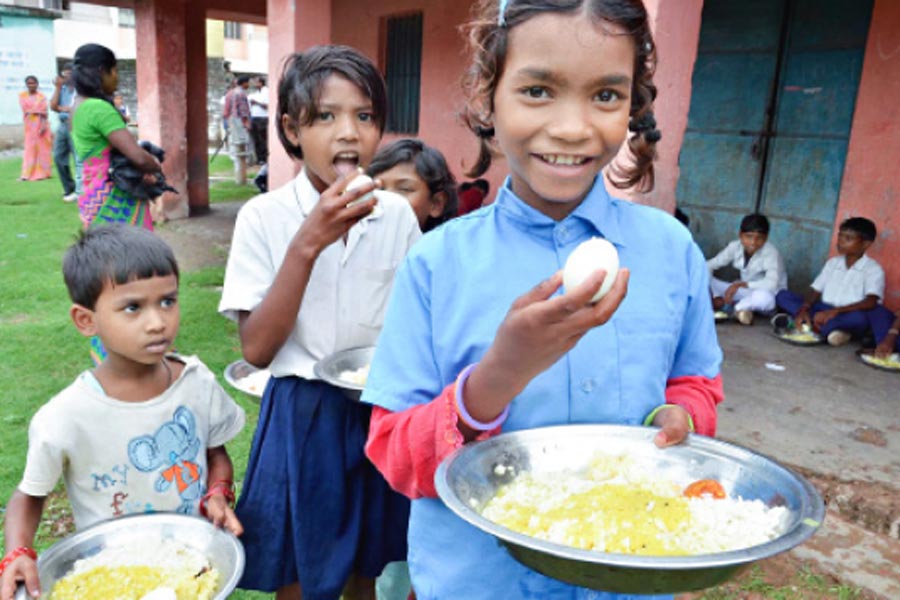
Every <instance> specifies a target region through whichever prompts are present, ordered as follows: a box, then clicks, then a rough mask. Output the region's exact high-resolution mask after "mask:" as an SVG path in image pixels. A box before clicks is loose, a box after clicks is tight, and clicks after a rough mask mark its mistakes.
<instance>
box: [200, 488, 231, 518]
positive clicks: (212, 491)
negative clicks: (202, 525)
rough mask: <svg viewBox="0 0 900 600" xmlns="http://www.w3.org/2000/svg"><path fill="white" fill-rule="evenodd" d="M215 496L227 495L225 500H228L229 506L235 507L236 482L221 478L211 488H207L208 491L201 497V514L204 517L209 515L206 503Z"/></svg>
mask: <svg viewBox="0 0 900 600" xmlns="http://www.w3.org/2000/svg"><path fill="white" fill-rule="evenodd" d="M213 496H225V501H226V502H228V506H230V507H232V508H234V482H233V481H229V480H228V479H220V480H219V481H217V482H215V483H214V484H212V485H211V486H209V489H208V490H206V493H205V494H204V495H203V497H202V498H200V514H201V515H203V516H204V517H205V516H207V512H206V505H207V504H208V503H209V499H210V498H212V497H213Z"/></svg>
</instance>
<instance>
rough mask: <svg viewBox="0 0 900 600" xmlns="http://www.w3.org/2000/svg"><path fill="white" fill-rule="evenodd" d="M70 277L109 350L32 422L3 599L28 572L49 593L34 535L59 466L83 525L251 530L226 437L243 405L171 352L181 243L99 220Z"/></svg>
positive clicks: (9, 519) (66, 268)
mask: <svg viewBox="0 0 900 600" xmlns="http://www.w3.org/2000/svg"><path fill="white" fill-rule="evenodd" d="M63 275H64V277H65V281H66V287H67V288H68V290H69V295H70V296H71V298H72V301H73V305H72V307H71V308H70V310H69V314H70V316H71V318H72V321H73V322H74V323H75V327H76V329H78V331H79V332H80V333H81V334H83V335H85V336H93V335H97V336H99V337H100V339H101V341H102V342H103V345H104V347H105V348H106V350H107V352H108V356H107V358H106V360H104V361H103V362H102V363H100V365H98V366H97V367H96V368H95V369H93V370H89V371H84V372H83V373H81V374H80V375H79V376H78V377H77V378H76V379H75V381H74V382H73V383H72V384H70V385H69V386H68V387H67V388H66V389H64V390H63V391H61V392H60V393H59V394H57V395H56V396H55V397H53V398H52V399H51V400H50V401H49V402H47V403H46V404H45V405H44V406H42V407H41V408H40V409H39V410H38V412H37V413H36V414H35V415H34V417H33V418H32V420H31V424H30V426H29V429H28V456H27V459H26V463H25V472H24V475H23V476H22V480H21V482H20V483H19V486H18V489H16V491H15V492H13V495H12V498H11V499H10V501H9V504H7V506H6V528H5V539H6V558H5V559H4V561H3V567H4V568H3V571H2V573H0V599H2V600H11V599H12V597H13V594H14V592H15V588H16V585H17V583H18V582H21V581H24V582H25V585H26V589H27V590H28V591H29V593H30V594H32V596H34V597H37V596H38V594H39V593H40V590H39V587H40V582H39V580H38V574H37V568H36V565H35V559H36V555H35V552H34V550H32V549H31V544H32V543H33V542H34V536H35V531H36V530H37V527H38V524H39V522H40V519H41V513H42V512H43V508H44V500H45V498H46V497H47V494H49V493H50V492H51V491H52V490H53V488H54V487H55V486H56V483H57V481H58V480H59V478H60V476H62V477H63V478H64V479H65V485H66V492H67V493H68V497H69V500H70V501H71V503H72V512H73V515H74V517H75V526H76V528H77V529H84V528H85V527H87V526H89V525H91V524H93V523H96V522H98V521H102V520H104V519H109V518H112V517H118V516H120V515H126V514H129V513H144V512H160V511H173V512H180V513H185V514H197V513H198V512H199V513H203V514H204V515H206V517H207V518H208V519H209V520H210V521H212V522H213V523H215V524H216V525H218V526H225V527H227V528H228V529H229V530H231V531H232V532H234V533H235V534H240V533H241V532H242V529H241V524H240V523H239V522H238V520H237V518H236V517H235V515H234V512H233V511H232V509H231V506H230V504H231V503H232V501H233V500H234V492H233V487H232V483H231V481H232V477H233V471H232V465H231V459H230V458H229V457H228V453H227V451H226V450H225V446H224V444H225V442H227V441H229V440H231V439H232V438H233V437H234V436H235V435H237V433H238V432H239V431H240V430H241V428H242V427H243V425H244V411H243V410H242V409H241V408H240V407H239V406H238V405H237V404H235V402H234V401H233V400H232V399H231V398H230V397H229V396H228V395H227V394H226V393H225V391H224V390H223V389H222V387H221V386H220V385H219V384H218V383H217V382H216V378H215V376H214V375H213V374H212V372H211V371H210V370H209V369H208V368H206V366H205V365H204V364H203V363H201V362H200V361H199V360H198V359H197V358H196V357H184V358H182V357H179V356H176V355H173V354H167V352H168V350H169V348H170V347H171V345H172V342H173V341H174V339H175V336H176V334H177V333H178V325H179V318H180V309H179V306H178V265H177V264H176V262H175V256H174V254H173V253H172V250H171V248H169V246H168V245H167V244H166V243H165V242H164V241H163V240H162V239H160V238H158V237H157V236H155V235H154V234H153V233H152V232H150V231H147V230H145V229H142V228H138V227H131V226H128V225H109V226H103V227H96V228H93V229H90V230H88V231H87V232H85V233H83V234H82V236H81V239H80V240H78V241H77V242H76V243H75V244H74V245H73V246H72V247H71V248H69V250H68V252H66V255H65V258H64V260H63Z"/></svg>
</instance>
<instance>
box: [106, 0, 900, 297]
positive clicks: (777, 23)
mask: <svg viewBox="0 0 900 600" xmlns="http://www.w3.org/2000/svg"><path fill="white" fill-rule="evenodd" d="M94 3H96V4H105V5H110V6H121V7H130V8H133V9H134V12H135V26H136V36H135V37H136V41H137V61H138V64H137V79H138V86H137V87H138V95H139V102H140V105H141V112H142V117H141V120H140V135H141V136H142V137H146V138H149V139H152V140H157V141H161V142H162V144H163V146H164V148H165V150H166V154H167V160H166V174H167V177H168V178H169V180H170V181H173V182H175V185H176V186H177V187H178V188H179V190H180V191H181V192H182V193H181V194H180V197H179V198H170V199H168V201H167V207H168V213H169V215H170V216H172V217H179V216H187V215H189V214H201V213H203V212H205V211H206V210H208V182H207V175H208V171H207V106H206V89H205V86H206V81H207V76H206V69H207V61H206V55H205V52H206V41H205V36H206V28H205V20H206V19H207V18H210V19H221V20H225V21H234V22H245V23H258V24H264V25H266V26H267V28H268V40H269V51H268V52H269V54H268V56H269V75H270V79H271V82H272V84H275V82H276V81H277V77H278V73H279V70H280V67H281V59H282V58H283V57H284V56H285V55H286V54H287V53H289V52H293V51H296V50H302V49H304V48H306V47H308V46H310V45H313V44H320V43H342V44H349V45H351V46H355V47H356V48H359V49H360V50H361V51H363V52H364V53H365V54H367V55H368V56H370V57H371V58H373V59H374V60H375V61H376V62H377V64H378V65H379V66H380V67H381V68H382V70H383V72H384V74H385V77H386V79H387V81H388V88H389V95H390V102H391V106H392V112H391V114H390V116H389V123H388V130H389V133H388V135H387V136H386V141H387V140H390V139H394V138H396V137H398V136H418V137H420V138H422V139H423V140H424V141H425V142H426V143H429V144H432V145H434V146H436V147H438V148H439V149H441V150H442V151H443V152H444V153H445V155H446V156H447V158H448V161H449V163H450V165H451V167H452V168H453V169H454V170H455V172H456V173H457V175H458V177H459V178H460V179H462V178H463V175H462V173H463V171H464V170H465V167H466V166H467V165H471V164H472V161H473V160H474V157H475V154H476V142H475V140H474V138H473V136H472V135H471V134H470V133H469V132H468V131H467V130H466V129H465V128H464V127H463V126H462V125H461V124H460V122H459V120H458V118H457V114H458V111H459V108H460V106H461V104H462V97H461V94H460V86H459V80H460V77H461V75H462V71H463V69H464V68H465V64H466V62H465V58H464V43H463V39H462V36H461V35H460V33H459V31H458V28H459V25H460V24H462V23H463V22H465V21H466V20H467V17H468V15H469V10H470V6H471V1H470V0H367V1H366V2H359V1H358V0H266V1H265V2H262V1H260V0H96V1H95V2H94ZM645 4H646V5H647V7H648V9H649V12H650V14H651V18H652V22H653V28H654V32H655V35H656V41H657V46H658V51H659V56H660V60H659V67H658V70H657V75H656V83H657V85H658V87H659V97H658V100H657V109H656V112H657V121H658V122H659V128H660V129H661V130H662V132H663V140H662V142H661V143H660V152H659V154H660V156H659V161H658V163H657V183H656V189H655V190H654V191H653V192H652V193H650V194H646V195H636V196H634V199H635V200H636V201H639V202H643V203H647V204H652V205H655V206H658V207H660V208H663V209H666V210H669V211H672V210H674V208H675V206H676V204H677V205H678V206H679V207H680V208H682V209H683V210H684V211H685V212H686V213H687V214H688V215H689V216H690V218H691V228H692V230H693V232H694V235H695V237H696V239H697V240H698V242H699V243H700V245H701V247H702V248H703V250H704V252H706V253H707V254H710V253H712V252H714V251H716V250H717V249H718V248H720V247H722V246H724V244H725V243H727V241H729V240H730V239H733V238H734V237H735V236H736V234H737V227H738V222H739V220H740V217H741V216H742V215H743V214H746V213H748V212H753V211H761V212H764V213H765V214H767V215H768V216H769V218H770V219H771V221H772V225H773V230H772V234H771V239H772V241H773V242H774V243H776V245H777V246H778V247H779V248H780V249H781V251H782V253H783V254H784V255H785V257H786V261H787V265H788V272H789V275H790V278H791V287H792V288H794V289H797V290H802V289H805V287H806V285H807V284H808V283H809V282H810V281H811V280H812V278H813V277H814V276H815V274H816V273H817V272H818V269H819V268H820V267H821V265H822V263H823V262H824V261H825V259H826V258H827V257H828V256H829V255H830V254H833V253H834V242H835V239H836V234H837V225H838V224H839V223H840V221H842V220H843V219H845V218H847V217H849V216H866V217H869V218H871V219H872V220H874V221H875V222H876V224H877V225H878V228H879V237H878V240H877V242H876V244H875V245H874V246H873V248H872V250H871V255H872V256H873V257H874V258H876V259H877V260H879V261H880V262H881V264H882V265H883V266H884V268H885V270H886V272H887V289H888V293H887V298H886V303H887V305H888V306H889V307H891V308H893V309H897V308H900V259H898V258H897V257H898V256H900V210H898V209H897V208H896V203H895V200H896V198H897V196H898V194H900V168H898V164H897V160H898V157H900V103H898V101H897V99H898V98H900V2H896V1H895V0H706V2H703V0H645ZM573 60H577V57H573ZM275 87H276V86H275V85H270V90H272V94H273V99H272V104H271V105H272V106H273V107H274V105H275V101H274V93H275ZM270 114H274V110H272V111H270ZM269 139H270V146H271V149H270V150H271V155H272V158H271V159H270V169H271V174H270V180H271V181H270V184H271V185H273V186H275V185H278V184H280V183H283V182H285V181H287V180H288V179H289V178H290V177H291V176H292V175H293V174H294V173H295V172H296V168H297V167H296V165H295V164H293V163H292V162H291V161H290V160H289V159H288V158H287V156H286V155H285V154H284V152H283V151H282V150H281V149H280V148H279V147H278V142H277V137H276V136H275V135H270V137H269ZM503 173H504V165H503V163H502V162H499V163H498V164H497V165H496V166H495V167H494V168H493V169H492V170H491V172H490V173H489V179H490V181H491V183H492V185H493V186H494V188H496V186H497V185H499V183H500V182H501V179H502V176H503Z"/></svg>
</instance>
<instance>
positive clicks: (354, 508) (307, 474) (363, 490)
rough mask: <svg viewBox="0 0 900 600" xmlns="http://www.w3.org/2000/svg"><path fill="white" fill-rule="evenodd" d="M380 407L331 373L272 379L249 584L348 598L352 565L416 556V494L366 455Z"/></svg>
mask: <svg viewBox="0 0 900 600" xmlns="http://www.w3.org/2000/svg"><path fill="white" fill-rule="evenodd" d="M370 415H371V407H370V406H369V405H366V404H362V403H359V402H355V401H353V400H349V399H347V398H346V397H345V396H344V394H343V392H341V390H339V389H337V388H335V387H333V386H331V385H329V384H327V383H324V382H321V381H310V380H306V379H300V378H298V377H279V378H274V377H273V378H272V379H271V380H270V383H269V385H268V386H267V387H266V391H265V393H264V394H263V398H262V402H261V404H260V411H259V423H258V424H257V426H256V432H255V433H254V435H253V445H252V447H251V449H250V459H249V461H248V464H247V473H246V475H245V477H244V485H243V489H242V491H241V496H240V498H239V499H238V502H237V508H236V512H237V516H238V518H239V519H240V520H241V524H242V525H243V526H244V535H243V536H241V540H242V542H243V544H244V550H245V551H246V555H247V565H246V568H245V570H244V575H243V578H242V579H241V582H240V584H239V587H241V588H244V589H253V590H262V591H266V592H272V591H275V590H277V589H278V588H280V587H283V586H286V585H289V584H292V583H295V582H298V581H299V582H300V585H301V587H302V588H303V598H304V600H318V599H329V600H333V599H336V598H339V597H340V595H341V591H342V590H343V588H344V585H345V583H346V582H347V579H348V578H349V576H350V574H351V573H356V574H358V575H361V576H363V577H372V578H374V577H377V576H378V575H380V574H381V571H382V570H383V569H384V567H385V565H387V564H388V563H389V562H393V561H397V560H406V529H407V525H408V523H409V500H408V499H407V498H406V497H404V496H401V495H400V494H397V493H396V492H394V491H393V490H391V488H390V487H389V486H388V484H387V482H385V480H384V478H383V477H382V476H381V474H380V473H379V472H378V471H377V470H376V469H375V467H374V466H373V465H372V463H371V462H369V460H368V459H367V458H366V457H365V454H364V453H363V447H364V445H365V442H366V436H367V434H368V431H369V418H370Z"/></svg>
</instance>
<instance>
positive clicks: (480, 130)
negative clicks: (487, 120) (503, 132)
mask: <svg viewBox="0 0 900 600" xmlns="http://www.w3.org/2000/svg"><path fill="white" fill-rule="evenodd" d="M475 135H477V136H478V137H480V138H492V137H494V128H493V127H481V126H480V125H479V126H477V127H476V128H475Z"/></svg>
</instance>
